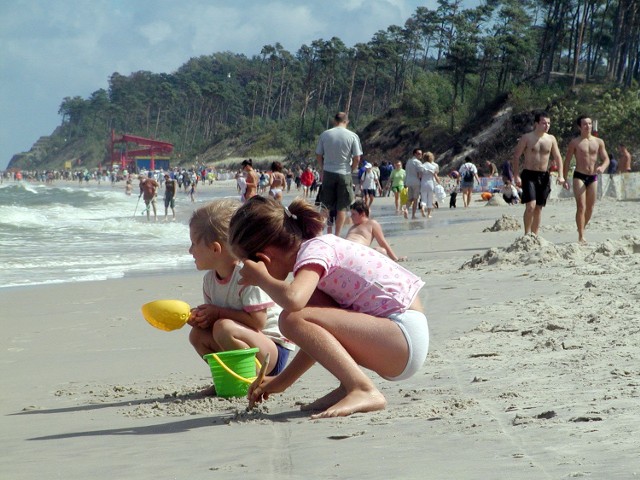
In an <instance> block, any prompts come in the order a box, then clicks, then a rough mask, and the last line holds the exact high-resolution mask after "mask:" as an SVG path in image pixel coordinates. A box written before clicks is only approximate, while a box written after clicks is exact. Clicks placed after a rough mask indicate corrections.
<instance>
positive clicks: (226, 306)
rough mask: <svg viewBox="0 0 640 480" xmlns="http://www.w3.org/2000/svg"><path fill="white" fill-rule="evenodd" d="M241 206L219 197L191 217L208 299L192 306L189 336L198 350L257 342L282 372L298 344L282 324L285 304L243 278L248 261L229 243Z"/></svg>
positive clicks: (191, 232)
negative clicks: (285, 334)
mask: <svg viewBox="0 0 640 480" xmlns="http://www.w3.org/2000/svg"><path fill="white" fill-rule="evenodd" d="M239 206H240V203H239V202H238V201H236V200H231V199H222V200H215V201H213V202H211V203H209V204H207V205H205V206H204V207H201V208H199V209H197V210H196V211H194V212H193V215H192V217H191V220H190V221H189V235H190V237H191V247H190V248H189V253H190V254H191V255H192V256H193V259H194V261H195V264H196V268H197V269H198V270H205V271H206V272H207V273H206V274H205V276H204V279H203V288H202V289H203V294H204V303H203V304H202V305H200V306H198V307H196V308H194V309H193V310H192V311H191V316H190V318H189V320H188V323H189V325H191V327H192V328H191V332H190V333H189V341H190V342H191V344H192V345H193V347H194V349H195V350H196V352H198V355H199V356H200V357H202V356H203V355H205V354H208V353H213V352H221V351H225V350H238V349H243V348H252V347H257V348H259V349H260V351H259V352H258V354H257V356H258V359H259V360H260V361H261V362H263V361H264V358H265V356H266V354H267V353H269V354H270V361H269V367H268V369H267V371H270V372H271V375H276V374H277V373H278V372H280V371H281V370H282V369H283V368H284V365H285V364H286V361H287V358H288V357H289V351H290V350H293V349H294V348H295V347H294V345H293V344H292V343H291V342H289V341H288V340H287V339H286V338H284V337H283V336H282V334H281V333H280V330H279V329H278V316H279V314H280V312H281V310H282V309H281V308H280V307H278V306H277V305H276V304H275V303H274V301H273V300H272V299H271V298H269V296H268V295H267V294H266V293H265V292H263V291H262V290H261V289H260V288H259V287H255V286H245V285H241V284H240V283H239V281H240V270H241V269H242V262H240V261H239V260H238V259H237V258H236V257H234V256H233V254H232V253H231V250H230V249H229V247H228V245H227V233H228V230H229V221H230V219H231V216H232V215H233V214H234V213H235V211H236V210H237V209H238V207H239Z"/></svg>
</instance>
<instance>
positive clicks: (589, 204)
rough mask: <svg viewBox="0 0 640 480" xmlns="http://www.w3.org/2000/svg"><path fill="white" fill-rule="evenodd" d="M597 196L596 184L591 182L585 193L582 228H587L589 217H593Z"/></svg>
mask: <svg viewBox="0 0 640 480" xmlns="http://www.w3.org/2000/svg"><path fill="white" fill-rule="evenodd" d="M597 194H598V182H593V183H592V184H591V185H589V186H588V187H587V192H586V197H587V201H586V206H585V210H584V228H587V225H589V220H591V216H592V215H593V209H594V207H595V205H596V197H597Z"/></svg>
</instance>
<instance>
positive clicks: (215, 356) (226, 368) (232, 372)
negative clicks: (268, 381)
mask: <svg viewBox="0 0 640 480" xmlns="http://www.w3.org/2000/svg"><path fill="white" fill-rule="evenodd" d="M211 356H212V357H213V358H215V359H216V362H218V363H219V364H220V366H221V367H222V368H224V370H225V371H226V372H227V373H228V374H229V375H231V376H232V377H235V378H236V379H238V380H240V381H241V382H244V383H248V384H249V385H251V384H252V383H253V381H254V380H255V379H256V378H258V377H251V378H244V377H241V376H240V375H238V374H237V373H236V372H234V371H233V370H231V369H230V368H229V367H227V365H226V364H225V363H224V362H223V361H222V360H220V357H219V356H218V354H217V353H213V354H212V355H211ZM254 360H255V361H256V365H257V366H258V369H260V368H262V365H260V360H258V358H257V357H254Z"/></svg>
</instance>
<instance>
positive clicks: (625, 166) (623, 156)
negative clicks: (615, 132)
mask: <svg viewBox="0 0 640 480" xmlns="http://www.w3.org/2000/svg"><path fill="white" fill-rule="evenodd" d="M618 152H619V153H620V160H619V161H618V173H627V172H630V171H631V154H630V153H629V150H627V147H626V146H625V145H624V144H622V143H621V144H620V145H619V146H618Z"/></svg>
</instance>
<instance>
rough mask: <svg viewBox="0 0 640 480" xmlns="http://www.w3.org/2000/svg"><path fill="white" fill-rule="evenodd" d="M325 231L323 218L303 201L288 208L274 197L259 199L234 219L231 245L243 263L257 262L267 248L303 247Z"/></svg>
mask: <svg viewBox="0 0 640 480" xmlns="http://www.w3.org/2000/svg"><path fill="white" fill-rule="evenodd" d="M323 229H324V219H323V216H322V215H321V214H320V213H319V212H317V211H316V210H315V208H314V207H313V206H311V205H310V204H309V203H307V202H306V201H305V200H303V199H296V200H294V201H293V202H292V203H291V205H290V206H289V207H288V208H287V207H284V206H283V205H282V204H281V203H280V202H278V201H276V200H275V199H273V198H271V197H261V196H259V195H256V196H255V197H252V198H251V199H249V200H248V201H247V202H246V203H245V204H244V205H242V207H240V208H239V209H238V211H237V212H236V213H235V214H234V215H233V217H232V218H231V223H230V226H229V244H230V245H231V248H232V250H233V252H234V253H235V254H236V255H237V256H238V257H240V259H245V258H253V257H254V256H255V254H256V253H258V252H261V251H263V250H264V249H265V248H266V247H269V246H274V247H277V248H280V249H283V250H291V249H296V248H298V247H299V245H300V243H301V242H302V241H304V240H308V239H310V238H313V237H316V236H318V235H319V234H320V233H322V230H323Z"/></svg>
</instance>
